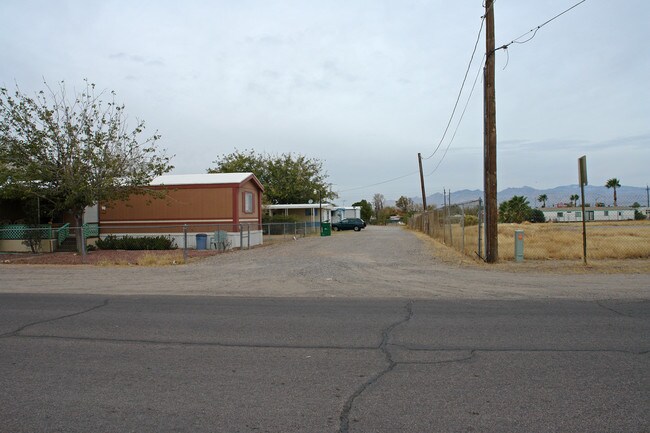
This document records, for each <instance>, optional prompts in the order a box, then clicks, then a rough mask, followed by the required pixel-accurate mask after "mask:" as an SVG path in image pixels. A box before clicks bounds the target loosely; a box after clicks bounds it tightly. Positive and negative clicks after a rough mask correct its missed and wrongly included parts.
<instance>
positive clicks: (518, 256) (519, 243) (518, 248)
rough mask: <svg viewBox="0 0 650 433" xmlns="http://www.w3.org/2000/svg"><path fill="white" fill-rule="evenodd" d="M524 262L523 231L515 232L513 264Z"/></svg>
mask: <svg viewBox="0 0 650 433" xmlns="http://www.w3.org/2000/svg"><path fill="white" fill-rule="evenodd" d="M523 261H524V231H523V230H515V262H523Z"/></svg>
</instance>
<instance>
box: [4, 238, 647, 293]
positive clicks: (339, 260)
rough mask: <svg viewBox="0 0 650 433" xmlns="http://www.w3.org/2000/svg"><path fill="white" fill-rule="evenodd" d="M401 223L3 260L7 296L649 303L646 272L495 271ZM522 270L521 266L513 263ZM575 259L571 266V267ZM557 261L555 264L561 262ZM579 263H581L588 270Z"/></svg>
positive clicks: (509, 268) (504, 268)
mask: <svg viewBox="0 0 650 433" xmlns="http://www.w3.org/2000/svg"><path fill="white" fill-rule="evenodd" d="M438 250H441V248H438V247H437V245H436V244H435V243H434V242H432V241H430V240H428V239H427V238H424V237H423V236H420V235H418V234H416V233H413V232H410V231H408V230H405V229H403V228H400V227H368V228H367V229H365V230H363V231H361V232H358V233H357V232H352V231H350V232H336V233H333V235H332V236H331V237H308V238H299V239H297V240H295V241H293V240H292V241H288V242H283V243H277V244H273V245H267V246H264V247H260V248H254V249H251V250H247V251H233V252H230V253H226V254H219V255H215V256H210V257H206V258H204V259H202V260H200V261H197V262H191V263H190V264H188V265H180V266H162V267H141V266H138V267H133V266H131V267H129V266H111V267H106V266H85V265H81V266H80V265H70V266H66V265H59V266H52V265H50V266H48V265H13V264H4V265H0V292H3V293H87V294H107V295H109V294H120V295H147V294H158V295H209V296H242V297H343V298H346V297H347V298H408V299H544V298H560V299H612V298H616V299H650V287H649V286H648V283H647V280H648V273H647V272H644V271H643V267H641V272H638V271H635V272H637V273H614V274H606V273H589V272H588V270H587V271H585V272H586V273H576V272H563V271H562V269H555V270H554V269H551V271H553V272H549V269H542V271H541V272H539V271H537V270H536V269H535V267H534V266H533V265H530V264H525V265H524V266H520V267H518V268H515V269H514V270H515V271H514V272H513V268H512V264H503V265H498V266H496V267H494V266H492V267H488V266H487V265H481V264H477V263H473V262H472V261H471V260H468V259H464V258H462V257H460V256H454V255H453V254H449V253H442V254H441V252H440V251H438ZM516 266H519V265H516ZM572 266H573V265H568V266H567V268H568V269H570V268H571V267H572ZM555 267H557V265H555ZM581 269H582V268H581ZM555 271H557V272H555Z"/></svg>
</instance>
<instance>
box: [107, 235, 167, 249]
mask: <svg viewBox="0 0 650 433" xmlns="http://www.w3.org/2000/svg"><path fill="white" fill-rule="evenodd" d="M96 245H97V248H99V249H100V250H174V249H176V248H178V246H177V245H176V242H175V241H174V239H173V238H171V237H168V236H162V235H161V236H141V237H131V236H122V237H117V236H115V235H108V236H106V237H105V238H104V239H98V240H97V242H96Z"/></svg>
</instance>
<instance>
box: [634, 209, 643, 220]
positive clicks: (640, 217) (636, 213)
mask: <svg viewBox="0 0 650 433" xmlns="http://www.w3.org/2000/svg"><path fill="white" fill-rule="evenodd" d="M634 219H635V220H644V219H645V215H643V212H640V211H639V210H638V209H634Z"/></svg>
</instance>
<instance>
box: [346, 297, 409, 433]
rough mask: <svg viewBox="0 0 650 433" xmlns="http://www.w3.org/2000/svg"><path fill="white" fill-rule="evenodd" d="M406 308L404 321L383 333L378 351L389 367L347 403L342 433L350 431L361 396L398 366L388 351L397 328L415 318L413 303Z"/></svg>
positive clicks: (396, 323)
mask: <svg viewBox="0 0 650 433" xmlns="http://www.w3.org/2000/svg"><path fill="white" fill-rule="evenodd" d="M404 308H405V310H406V315H405V317H403V318H402V319H400V320H398V321H397V322H395V323H392V324H391V325H389V326H388V327H386V328H385V329H384V330H383V331H382V333H381V335H382V338H381V343H380V344H379V347H378V349H379V350H381V352H382V353H383V354H384V357H385V358H386V362H387V363H388V365H387V366H386V368H384V369H383V370H382V371H380V372H379V373H377V374H375V375H373V376H371V377H370V379H368V380H367V381H366V382H364V383H363V384H362V385H361V386H359V387H358V388H357V389H356V390H355V391H354V392H353V393H352V395H351V396H350V397H349V398H348V400H347V401H346V402H345V404H344V405H343V410H342V411H341V415H340V417H339V420H340V423H339V432H340V433H347V432H348V431H349V429H350V412H351V411H352V407H353V406H354V401H355V400H356V399H357V398H358V397H359V396H360V395H361V394H363V393H364V391H365V390H366V389H368V387H370V386H371V385H372V384H374V383H375V382H377V381H378V380H379V379H381V378H382V377H383V376H384V375H385V374H387V373H390V372H391V371H392V370H393V369H394V368H395V366H396V365H397V364H398V363H397V362H395V361H394V360H393V355H392V354H391V352H390V350H389V349H388V346H389V341H390V337H391V333H392V332H393V331H394V330H395V328H397V327H398V326H400V325H403V324H404V323H406V322H408V321H409V320H411V318H412V317H413V301H409V302H408V303H407V304H406V306H405V307H404Z"/></svg>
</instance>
